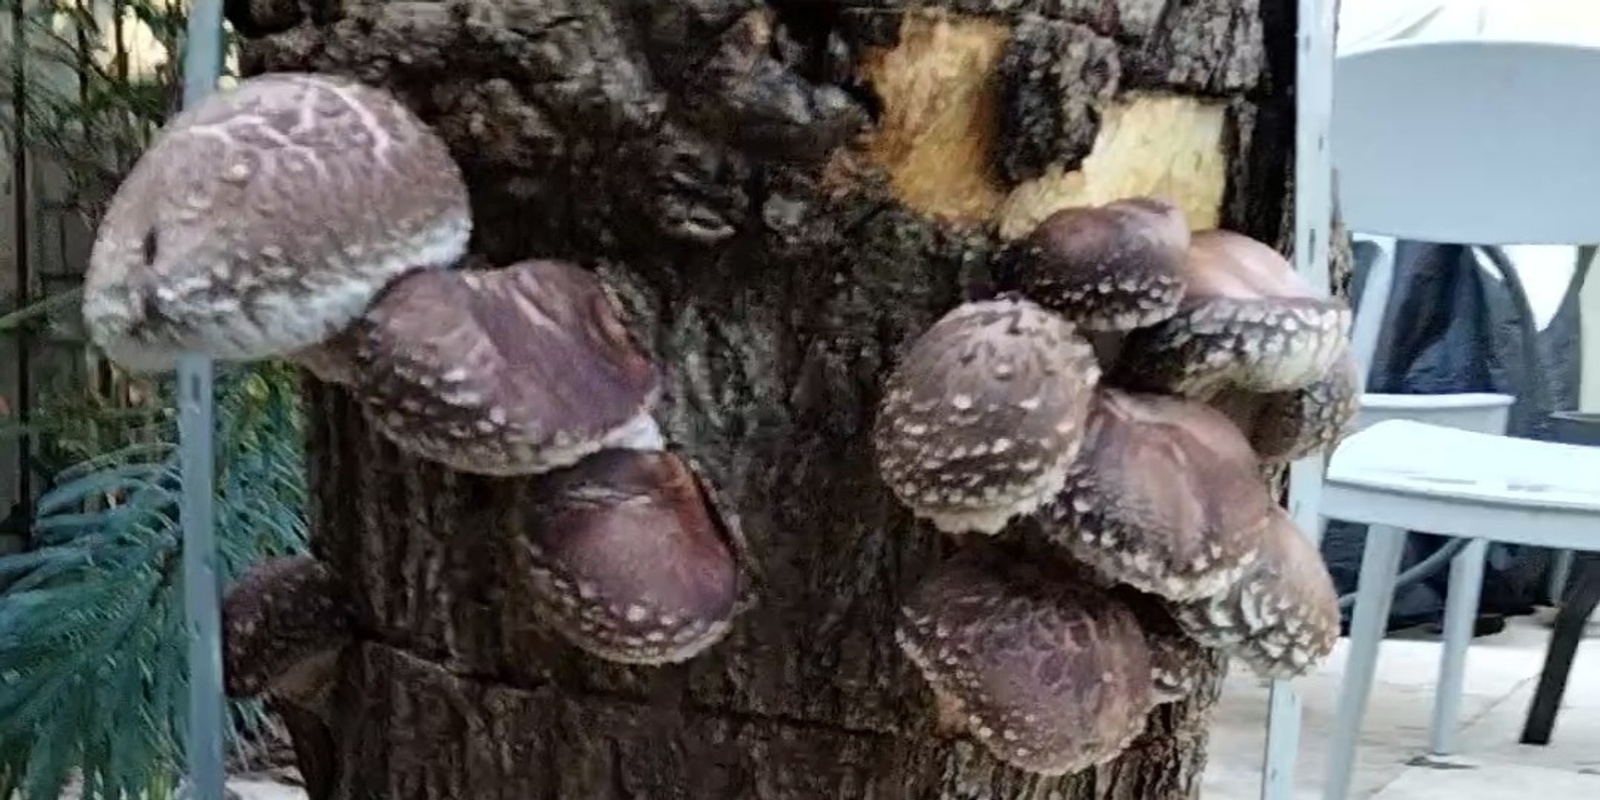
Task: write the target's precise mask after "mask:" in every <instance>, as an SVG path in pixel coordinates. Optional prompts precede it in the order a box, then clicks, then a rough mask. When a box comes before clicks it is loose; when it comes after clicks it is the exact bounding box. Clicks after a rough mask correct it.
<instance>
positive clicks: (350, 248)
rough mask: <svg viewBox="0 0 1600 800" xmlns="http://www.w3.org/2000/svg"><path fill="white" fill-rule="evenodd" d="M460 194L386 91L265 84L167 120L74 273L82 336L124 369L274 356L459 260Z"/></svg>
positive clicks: (418, 126)
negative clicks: (391, 288) (416, 275)
mask: <svg viewBox="0 0 1600 800" xmlns="http://www.w3.org/2000/svg"><path fill="white" fill-rule="evenodd" d="M471 230H472V220H471V216H470V211H469V208H468V203H467V188H466V183H465V182H464V181H463V179H462V176H461V170H460V169H459V168H458V167H457V166H456V163H455V162H454V161H453V160H452V159H451V157H450V153H449V151H448V149H447V148H446V146H445V144H444V142H443V141H442V140H440V139H439V137H438V136H437V135H435V134H434V133H433V132H432V131H431V130H429V129H428V127H427V126H426V125H424V124H423V122H422V121H421V120H420V119H418V118H417V117H416V115H414V114H412V113H411V112H410V111H409V110H407V109H406V107H405V106H404V105H403V104H402V103H401V102H400V101H399V100H398V99H396V98H395V97H394V96H392V95H390V94H389V93H387V92H384V91H382V90H380V89H375V88H372V87H370V86H364V85H362V84H359V83H356V82H354V81H352V80H349V79H346V78H340V77H335V76H330V75H311V74H299V73H275V74H268V75H261V76H258V77H254V78H250V79H248V80H245V81H243V82H241V83H240V84H239V85H238V86H237V87H236V88H233V89H231V90H228V91H223V92H218V93H216V94H213V95H211V96H210V97H208V98H207V99H206V100H204V101H202V102H201V103H200V104H198V105H196V106H195V107H193V108H192V109H189V110H186V111H184V112H183V113H181V114H179V115H178V116H177V117H175V118H174V119H173V120H172V122H171V123H169V124H168V125H167V127H166V129H165V130H164V131H163V132H162V133H161V135H160V136H159V137H158V138H157V140H156V142H155V143H154V144H153V145H152V146H151V147H150V149H148V150H146V151H145V153H144V155H143V156H141V157H140V158H139V161H138V163H136V164H135V165H134V167H133V170H132V172H130V173H129V175H128V177H127V178H126V179H125V180H123V182H122V185H121V186H120V187H119V188H118V189H117V193H116V195H115V196H114V197H113V198H112V200H111V204H110V206H109V207H108V208H107V210H106V215H105V217H104V219H103V220H102V221H101V223H100V229H99V232H98V234H97V236H96V238H95V243H94V248H93V251H92V253H91V255H90V258H89V269H88V272H87V274H86V275H85V276H84V288H83V314H84V321H85V323H86V325H87V327H88V330H89V334H90V336H91V338H92V339H93V340H94V342H95V343H96V344H98V345H99V346H100V347H101V348H102V349H104V350H105V351H106V353H107V355H109V356H110V357H111V358H112V359H113V360H115V361H117V362H119V363H121V364H122V365H124V366H126V367H128V368H130V369H138V370H164V369H170V368H171V367H172V366H173V365H174V364H175V362H176V359H177V357H178V355H180V354H181V353H183V352H199V353H203V354H206V355H209V356H212V357H213V358H217V359H222V360H236V361H249V360H256V359H263V358H273V357H278V356H285V355H288V354H290V353H293V352H295V351H297V350H300V349H301V348H304V347H308V346H311V345H314V344H316V343H318V342H321V341H322V340H324V339H326V338H328V337H329V336H331V335H332V334H334V333H335V332H337V331H339V330H341V329H343V328H344V327H345V326H347V325H349V324H350V322H352V321H353V320H354V319H355V318H356V317H357V316H359V315H360V314H361V313H362V312H363V311H365V310H366V308H367V306H368V305H369V304H370V303H371V302H372V300H373V298H375V297H376V296H377V295H378V293H379V292H381V291H382V290H383V288H384V286H385V285H387V284H388V283H389V282H390V281H392V280H394V279H395V278H397V277H399V276H400V275H402V274H404V273H406V272H409V271H411V270H414V269H419V268H425V267H445V266H449V265H451V264H453V263H454V262H455V261H456V260H457V259H459V258H460V257H461V255H462V254H463V253H464V252H466V248H467V239H468V237H469V235H470V233H471Z"/></svg>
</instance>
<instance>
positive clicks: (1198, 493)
mask: <svg viewBox="0 0 1600 800" xmlns="http://www.w3.org/2000/svg"><path fill="white" fill-rule="evenodd" d="M1274 508H1275V506H1274V504H1273V501H1272V496H1271V494H1270V493H1269V492H1268V491H1267V487H1266V485H1265V484H1264V483H1263V482H1262V480H1261V472H1260V462H1259V461H1258V460H1257V459H1256V456H1255V453H1253V452H1251V450H1250V443H1249V442H1248V441H1246V440H1245V438H1244V434H1242V433H1240V432H1239V429H1238V428H1237V427H1235V426H1234V424H1233V423H1232V422H1231V421H1229V419H1228V418H1227V417H1226V416H1224V415H1223V414H1222V413H1221V412H1219V411H1217V410H1216V409H1213V408H1210V407H1208V406H1206V405H1205V404H1203V403H1199V402H1196V401H1192V400H1184V399H1181V398H1175V397H1167V396H1164V395H1146V394H1133V393H1129V392H1123V391H1119V390H1116V389H1112V388H1109V387H1101V389H1100V390H1099V391H1098V392H1097V394H1096V400H1095V403H1094V408H1093V410H1092V411H1091V412H1090V416H1089V424H1088V436H1087V437H1086V444H1085V446H1084V448H1083V451H1082V452H1081V453H1080V455H1079V456H1078V459H1077V460H1076V461H1074V462H1073V464H1072V466H1071V468H1070V469H1069V470H1068V472H1067V479H1066V483H1065V486H1064V488H1063V489H1062V491H1061V493H1060V495H1058V496H1057V497H1056V498H1055V499H1054V500H1053V501H1052V502H1051V503H1050V504H1048V505H1047V506H1045V507H1044V508H1043V509H1042V510H1041V512H1040V514H1039V515H1038V517H1039V519H1040V521H1041V526H1040V529H1041V530H1042V531H1043V533H1044V535H1045V536H1046V537H1047V538H1048V539H1049V540H1050V541H1051V542H1053V543H1054V544H1056V545H1057V546H1059V547H1060V548H1062V549H1063V550H1065V551H1066V552H1067V553H1068V554H1069V555H1071V556H1072V557H1073V558H1074V559H1076V560H1078V561H1081V562H1083V563H1084V564H1086V565H1088V566H1090V567H1092V568H1093V569H1094V570H1096V571H1097V572H1099V573H1100V574H1101V575H1103V576H1104V577H1106V578H1107V579H1109V580H1111V581H1114V582H1117V583H1124V584H1127V585H1129V586H1132V587H1134V588H1137V589H1140V590H1142V591H1146V592H1151V593H1153V594H1156V595H1160V596H1161V597H1165V598H1168V599H1174V600H1186V599H1191V598H1195V597H1203V596H1207V595H1211V594H1214V593H1216V592H1219V591H1222V590H1223V589H1224V588H1226V587H1227V586H1229V585H1230V584H1232V583H1233V582H1234V581H1235V580H1237V579H1238V577H1239V575H1240V574H1241V573H1242V572H1243V571H1244V569H1245V567H1246V566H1247V565H1248V564H1249V563H1250V562H1251V560H1253V559H1254V558H1255V556H1256V550H1257V548H1258V547H1259V545H1260V540H1261V533H1262V527H1263V526H1264V525H1265V524H1266V522H1267V520H1268V519H1269V516H1270V514H1271V512H1272V510H1273V509H1274Z"/></svg>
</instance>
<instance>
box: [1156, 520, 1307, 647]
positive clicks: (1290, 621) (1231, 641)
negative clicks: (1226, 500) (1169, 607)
mask: <svg viewBox="0 0 1600 800" xmlns="http://www.w3.org/2000/svg"><path fill="white" fill-rule="evenodd" d="M1173 616H1174V617H1175V618H1176V619H1177V620H1178V624H1179V625H1181V626H1182V627H1183V629H1184V632H1186V633H1188V634H1189V635H1190V636H1191V637H1193V638H1194V639H1195V641H1197V642H1199V643H1201V644H1203V645H1205V646H1207V647H1215V648H1219V649H1221V650H1223V651H1224V652H1226V653H1227V654H1229V655H1231V656H1234V657H1235V658H1239V659H1241V660H1243V661H1244V662H1245V663H1247V664H1249V665H1250V667H1251V668H1252V669H1254V670H1255V671H1256V672H1257V673H1258V674H1260V675H1262V676H1263V677H1269V678H1293V677H1295V676H1298V675H1302V674H1304V673H1306V672H1307V671H1309V670H1310V669H1311V668H1312V667H1314V666H1316V665H1317V663H1318V662H1320V661H1321V660H1322V659H1324V658H1326V657H1327V656H1328V654H1329V653H1331V652H1332V651H1333V646H1334V644H1335V643H1336V642H1337V641H1338V640H1339V597H1338V593H1337V592H1336V591H1335V590H1334V587H1333V578H1331V577H1330V576H1329V575H1328V568H1327V566H1326V565H1325V564H1324V563H1323V561H1322V555H1321V554H1320V553H1318V552H1317V548H1316V546H1315V545H1314V544H1312V542H1311V540H1310V539H1309V538H1307V537H1306V536H1305V534H1303V533H1301V532H1300V530H1299V529H1298V528H1297V527H1295V524H1294V521H1293V520H1292V519H1290V518H1289V515H1288V514H1287V513H1285V512H1284V511H1283V510H1282V509H1278V510H1276V511H1275V513H1274V514H1273V519H1272V523H1271V524H1270V525H1269V526H1268V527H1267V528H1266V530H1265V535H1264V536H1263V537H1262V544H1261V552H1260V553H1259V554H1258V555H1257V557H1256V560H1255V562H1254V563H1253V564H1251V566H1250V569H1248V570H1246V572H1245V574H1244V575H1243V576H1241V577H1240V578H1239V580H1238V582H1237V583H1235V584H1234V585H1233V586H1232V587H1231V588H1229V589H1228V590H1227V591H1226V592H1223V593H1221V594H1218V595H1216V596H1214V597H1209V598H1205V599H1202V600H1196V601H1193V602H1189V603H1179V604H1174V606H1173Z"/></svg>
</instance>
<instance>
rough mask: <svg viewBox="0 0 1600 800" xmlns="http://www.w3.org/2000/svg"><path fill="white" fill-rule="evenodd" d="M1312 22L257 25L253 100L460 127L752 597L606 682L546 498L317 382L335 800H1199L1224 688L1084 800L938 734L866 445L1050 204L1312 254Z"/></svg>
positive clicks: (904, 5) (701, 7)
mask: <svg viewBox="0 0 1600 800" xmlns="http://www.w3.org/2000/svg"><path fill="white" fill-rule="evenodd" d="M941 5H942V6H944V7H937V6H941ZM1293 5H1294V4H1293V3H1287V2H1279V3H1262V2H1260V1H1259V0H940V1H939V2H934V1H932V0H930V1H929V2H902V1H901V0H859V1H849V2H847V1H845V0H838V1H837V2H829V1H828V0H768V2H759V1H758V0H449V2H443V3H437V2H378V1H377V0H342V2H336V1H335V0H300V2H298V3H294V2H282V1H281V0H253V2H244V0H240V2H238V3H230V16H231V18H232V19H233V20H234V21H235V24H236V26H237V27H238V28H239V29H240V30H241V32H243V33H245V34H246V35H248V36H250V37H251V38H250V39H248V41H247V43H246V47H245V55H244V61H243V64H244V68H245V71H246V72H249V73H254V72H261V71H269V70H315V71H322V72H334V73H342V74H349V75H353V76H355V77H358V78H360V79H362V80H365V81H367V82H370V83H373V84H376V85H380V86H384V87H387V88H389V89H391V90H393V91H395V92H396V93H398V94H399V95H400V96H402V97H404V98H405V99H406V100H407V101H408V102H409V103H410V104H411V105H412V106H413V107H414V108H416V109H417V111H418V112H419V113H420V114H421V115H422V116H423V117H424V118H425V119H427V120H428V121H430V122H431V123H433V124H434V125H435V126H436V127H437V129H438V130H439V131H440V132H441V134H442V135H443V136H444V137H445V138H446V140H447V141H448V142H449V143H450V145H451V147H452V149H453V151H454V153H455V154H456V156H457V157H458V159H459V160H460V162H461V163H462V165H463V168H464V170H465V171H466V174H467V176H468V180H469V183H470V184H471V187H472V191H473V201H474V210H475V215H476V232H475V236H474V243H473V250H474V252H475V253H476V254H478V255H480V256H482V257H483V258H484V259H486V260H488V261H490V262H493V263H509V262H511V261H514V260H518V259H521V258H528V257H558V258H568V259H572V260H576V261H579V262H582V263H585V264H589V265H593V266H594V267H595V268H596V269H598V270H600V271H601V272H602V273H603V274H604V275H605V276H606V278H607V279H608V280H609V281H611V282H612V283H613V284H614V285H615V286H616V287H617V288H618V291H619V293H620V295H621V296H622V298H623V300H624V304H625V305H626V306H627V310H628V312H629V314H630V316H631V318H632V319H631V322H632V324H633V325H634V326H635V329H636V330H637V331H638V332H639V334H640V336H641V338H642V340H643V341H644V342H645V343H646V345H647V346H648V347H649V348H650V349H651V351H652V352H653V353H654V355H655V357H656V358H657V360H658V361H659V363H660V364H661V365H662V366H663V368H664V370H665V372H666V375H667V387H668V393H667V394H668V396H667V398H666V401H665V403H664V405H663V407H662V409H661V410H660V412H659V414H658V417H659V419H660V421H661V423H662V426H663V429H664V430H666V431H667V432H668V433H669V435H670V437H671V439H672V440H673V441H674V442H675V443H676V444H678V445H679V446H681V447H682V448H683V449H684V450H685V451H686V452H687V453H688V454H689V455H691V456H693V457H694V458H695V459H696V460H698V461H699V462H700V464H701V465H702V466H703V467H704V468H705V470H706V472H707V474H708V475H709V477H710V478H711V480H712V481H713V482H714V483H715V484H716V485H717V486H718V487H719V488H720V490H721V492H722V494H723V495H724V496H725V497H726V498H727V500H728V501H729V502H730V504H731V505H732V506H733V507H734V508H736V509H737V511H738V512H739V513H740V515H741V516H742V519H743V523H744V528H745V532H746V534H747V536H748V538H749V540H750V543H751V549H752V553H753V557H754V560H755V562H756V563H757V564H758V565H759V567H760V569H761V574H760V576H759V580H758V597H759V599H758V602H757V604H756V605H755V607H754V608H753V609H752V610H750V611H748V612H747V613H745V614H744V615H743V616H741V617H740V618H739V619H738V621H737V624H736V626H735V629H734V631H733V633H732V634H731V635H730V637H729V638H728V639H727V640H726V641H724V642H723V643H721V644H720V645H718V646H717V647H715V648H713V649H712V650H711V651H710V652H708V653H707V654H705V655H702V656H701V657H699V658H697V659H695V660H693V661H691V662H690V663H688V664H686V665H682V666H675V667H662V668H649V667H637V668H630V667H621V666H615V665H610V664H606V663H603V662H601V661H598V660H595V659H592V658H589V657H586V656H584V655H582V654H580V653H578V652H577V651H575V650H574V649H573V648H571V647H569V646H567V645H566V644H564V643H563V642H562V641H561V640H560V639H558V638H557V637H556V636H554V635H553V634H551V633H549V632H547V631H546V630H545V629H544V628H542V627H541V624H540V621H539V620H538V619H535V618H534V617H533V615H532V614H531V613H530V611H529V610H528V608H527V606H526V604H525V603H523V602H521V601H520V600H519V597H518V593H519V589H518V586H519V585H520V584H519V581H518V579H517V576H516V575H514V574H511V572H510V570H509V569H508V565H510V564H512V563H514V559H513V558H512V556H511V552H512V549H513V548H512V544H511V543H512V542H513V541H514V537H516V536H517V535H518V531H519V529H520V527H521V526H522V524H523V519H524V517H523V515H524V514H525V513H526V504H525V497H526V489H527V487H528V485H529V483H528V482H526V481H521V480H509V479H486V478H477V477H472V476H467V475H461V474H455V473H451V472H449V471H446V470H444V469H442V468H439V467H436V466H434V465H432V464H428V463H424V462H421V461H418V460H416V459H412V458H408V457H406V456H405V455H403V454H401V453H399V452H398V451H396V450H395V449H394V448H393V447H392V446H390V445H389V444H387V443H386V442H385V441H384V440H383V439H382V438H381V437H380V436H378V435H377V434H375V433H374V432H373V431H372V430H371V429H370V428H369V427H368V426H367V425H366V424H365V423H364V422H363V420H362V417H361V414H360V413H359V412H358V409H357V407H356V405H355V404H354V403H353V402H352V401H351V400H350V399H349V398H348V397H347V396H346V395H345V394H344V393H343V392H342V391H341V390H338V389H335V388H332V387H328V386H322V385H313V386H311V387H310V388H309V389H308V400H309V403H310V412H311V420H312V441H311V448H312V476H311V478H312V481H313V485H314V486H315V494H316V499H315V502H314V508H313V521H314V530H315V538H314V548H315V551H316V553H317V554H318V555H319V557H321V558H322V559H324V560H325V561H327V562H328V563H329V564H330V565H332V566H333V567H334V568H335V569H336V570H338V571H339V572H340V573H341V574H342V575H343V576H344V579H345V580H347V581H348V583H349V588H350V589H351V593H352V596H354V597H355V598H357V601H356V602H357V606H358V607H357V615H358V617H359V619H360V628H361V634H360V641H358V642H357V643H356V644H355V645H353V646H352V647H351V648H350V649H349V650H348V651H347V652H346V654H345V656H344V659H343V662H342V665H341V667H340V670H339V677H338V680H337V685H336V686H335V687H334V690H333V692H332V695H331V700H329V701H327V703H326V704H325V705H324V706H323V707H321V708H318V709H316V710H315V711H316V713H314V714H308V713H295V714H291V715H289V716H290V719H289V722H290V724H291V726H292V727H293V728H294V729H295V735H296V738H297V745H298V750H299V752H300V755H301V758H302V760H304V761H307V762H309V763H314V764H316V765H318V766H317V769H316V770H315V771H316V773H317V774H316V775H315V776H312V777H313V779H312V784H313V786H312V787H311V788H312V791H313V795H314V796H315V797H319V798H321V797H331V798H340V799H341V800H343V799H345V798H351V799H353V798H385V799H386V800H424V799H425V798H426V799H428V800H432V799H434V798H506V799H507V800H511V799H513V798H514V799H515V800H532V799H533V798H551V799H555V798H561V799H564V800H565V799H570V800H641V799H643V798H651V799H655V798H695V800H735V799H737V800H820V798H869V797H870V798H876V799H877V800H910V799H911V798H919V799H921V798H950V799H952V800H953V799H954V798H969V799H971V800H979V799H982V800H1045V798H1051V800H1067V799H1069V798H1127V799H1128V800H1164V799H1165V798H1180V797H1192V796H1195V795H1196V794H1197V792H1198V784H1199V776H1200V772H1201V769H1202V767H1203V764H1204V761H1205V756H1204V752H1205V738H1206V737H1205V730H1204V725H1205V721H1206V716H1207V709H1208V708H1209V707H1210V705H1211V704H1212V702H1213V701H1214V699H1215V691H1214V689H1213V690H1212V691H1209V692H1206V693H1205V694H1204V695H1203V696H1199V697H1195V698H1193V700H1192V701H1191V702H1187V703H1179V704H1176V705H1171V706H1163V707H1161V708H1158V709H1157V710H1156V711H1155V712H1154V713H1153V716H1152V719H1151V722H1150V725H1149V729H1148V731H1147V733H1146V734H1145V735H1144V736H1143V737H1142V738H1140V739H1139V740H1138V741H1137V742H1136V743H1135V744H1134V745H1133V746H1132V747H1131V748H1130V749H1129V750H1128V751H1127V752H1126V753H1125V754H1124V755H1123V756H1122V757H1121V758H1119V759H1118V760H1117V761H1116V762H1114V763H1111V764H1108V765H1106V766H1104V767H1101V768H1099V769H1095V770H1091V771H1088V772H1085V773H1081V774H1079V775H1075V776H1068V777H1063V778H1043V777H1038V776H1032V775H1027V774H1024V773H1021V772H1017V771H1015V770H1012V769H1008V768H1005V767H1003V766H1001V765H999V764H997V763H996V762H995V761H994V760H992V759H991V758H989V757H988V756H987V754H986V753H985V751H984V750H983V749H982V748H980V747H979V746H977V745H976V744H974V743H972V742H970V741H968V740H964V739H960V738H948V737H945V736H943V735H941V734H939V733H938V732H937V730H936V727H935V724H934V723H935V720H934V717H933V713H932V708H933V706H932V701H931V697H930V695H929V692H928V690H927V689H926V687H925V685H924V684H923V681H922V680H921V678H920V677H919V676H918V675H917V674H916V672H915V670H914V668H912V667H911V666H910V665H909V664H908V662H907V661H906V660H905V659H904V658H903V657H902V656H901V655H900V653H899V652H898V650H897V649H896V647H895V645H894V643H893V635H892V633H893V629H894V624H895V619H896V613H897V608H898V604H899V600H900V598H901V597H902V595H903V594H904V593H905V592H906V591H907V590H908V589H909V588H910V587H911V586H912V585H913V584H914V583H915V581H916V580H917V579H918V578H919V577H920V576H921V575H922V574H924V573H925V572H926V571H927V570H928V568H929V567H931V566H932V565H933V564H935V563H936V562H937V560H938V559H939V558H940V557H941V555H942V554H944V553H946V552H948V550H949V548H950V545H949V544H948V543H947V542H945V541H942V540H941V539H940V538H939V537H938V536H936V535H934V533H933V532H932V531H931V529H928V528H925V527H919V526H916V525H914V524H913V521H912V519H911V518H910V516H909V515H908V514H907V513H906V512H905V511H904V510H902V509H901V508H900V507H898V506H897V505H896V503H895V502H894V501H893V499H892V498H891V497H890V495H889V493H888V492H887V491H886V490H885V489H884V487H883V486H882V485H881V484H880V483H879V481H878V479H877V477H876V475H875V472H874V469H873V464H872V460H871V454H870V445H869V441H868V439H869V437H868V431H869V429H870V424H871V420H872V415H873V408H874V405H875V403H876V401H877V398H878V385H879V380H880V378H881V377H882V376H883V375H885V374H886V372H887V371H888V369H889V367H890V366H891V365H892V363H893V361H894V358H895V353H896V350H897V348H898V347H900V346H901V345H902V343H903V342H905V341H906V340H908V339H909V338H910V337H912V336H914V335H916V334H917V333H919V332H920V331H921V330H922V329H923V328H924V327H926V326H927V325H928V324H930V323H931V322H932V321H933V320H934V319H935V318H936V317H937V316H938V315H940V314H942V313H943V312H944V311H946V310H948V309H949V308H951V307H952V306H953V305H955V304H956V303H958V302H959V301H960V300H961V299H962V298H963V297H966V296H970V295H972V294H975V293H978V292H981V291H982V290H983V287H984V286H985V284H986V281H987V269H988V261H989V257H990V255H991V254H992V253H993V252H994V250H995V248H996V247H997V245H998V244H999V243H1001V242H1002V241H1004V240H1005V239H1006V238H1008V237H1015V236H1017V235H1020V234H1022V233H1025V232H1026V231H1027V230H1028V228H1029V226H1031V224H1032V223H1033V222H1036V221H1038V220H1039V219H1041V218H1042V217H1043V216H1044V215H1045V214H1047V213H1048V212H1049V211H1052V210H1054V209H1055V208H1060V207H1064V206H1068V205H1077V204H1083V203H1091V202H1105V201H1109V200H1112V199H1116V198H1117V197H1120V196H1128V195H1136V194H1164V195H1167V196H1169V197H1171V198H1173V199H1175V200H1177V201H1178V203H1179V205H1180V206H1182V207H1183V208H1184V210H1185V211H1186V212H1187V214H1188V216H1189V218H1190V221H1191V223H1192V225H1193V226H1194V227H1196V228H1206V227H1226V228H1231V229H1235V230H1239V231H1242V232H1245V233H1247V234H1250V235H1252V236H1255V237H1257V238H1260V239H1263V240H1265V241H1268V242H1277V243H1282V242H1283V237H1282V235H1281V234H1282V226H1283V220H1284V219H1285V218H1286V217H1285V214H1286V208H1285V200H1286V187H1287V186H1288V181H1287V177H1288V169H1289V164H1290V163H1291V148H1292V144H1293V138H1292V137H1293V111H1294V110H1293V105H1292V101H1291V97H1290V89H1291V87H1292V85H1293V60H1294V34H1295V30H1294V28H1295V21H1294V14H1293ZM318 750H323V751H326V750H332V752H322V753H320V754H318V753H317V752H316V751H318ZM308 751H309V752H308Z"/></svg>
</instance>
